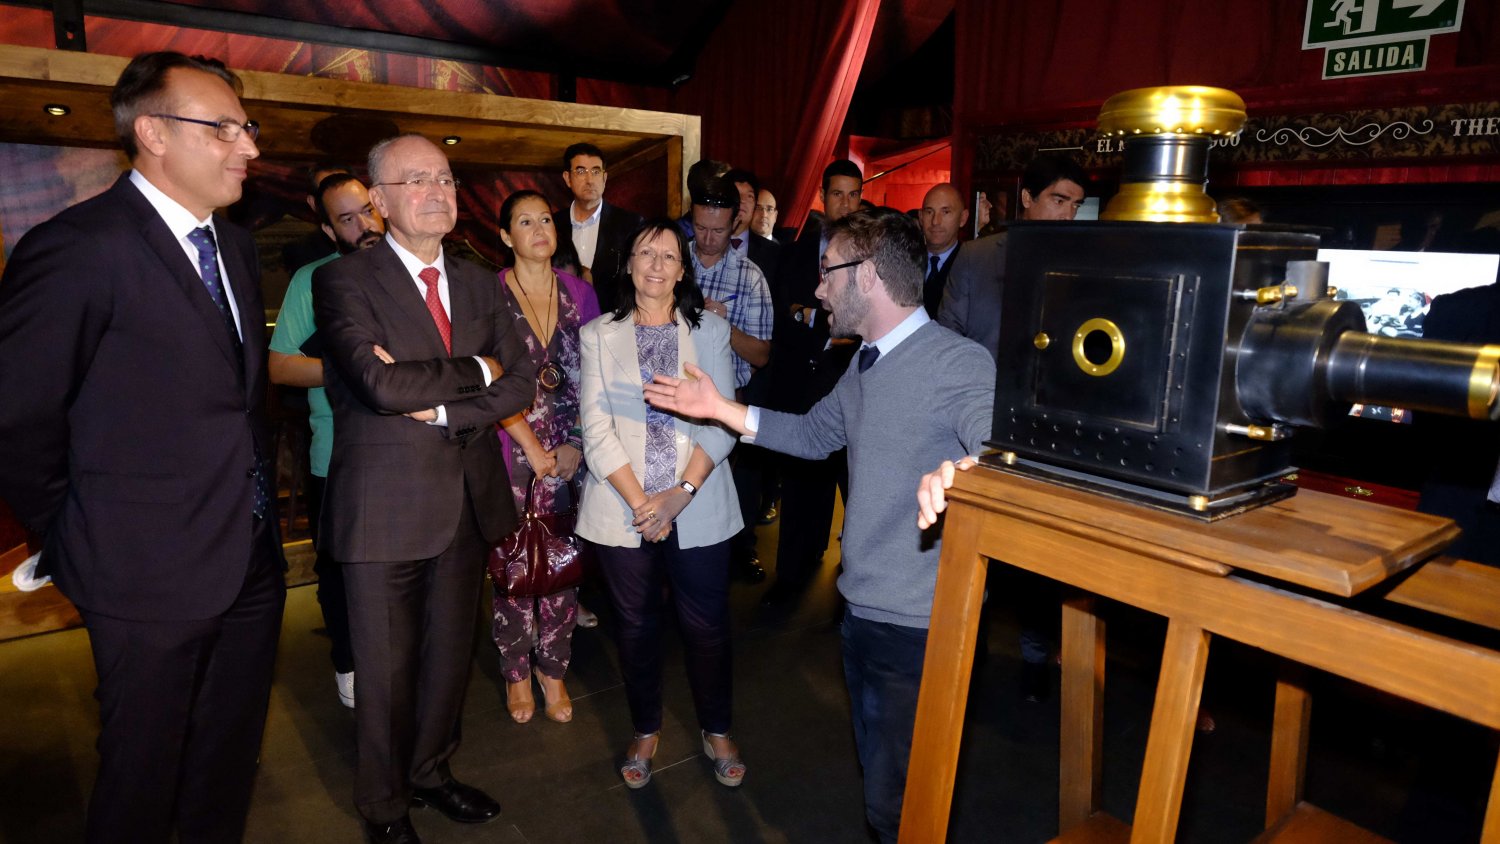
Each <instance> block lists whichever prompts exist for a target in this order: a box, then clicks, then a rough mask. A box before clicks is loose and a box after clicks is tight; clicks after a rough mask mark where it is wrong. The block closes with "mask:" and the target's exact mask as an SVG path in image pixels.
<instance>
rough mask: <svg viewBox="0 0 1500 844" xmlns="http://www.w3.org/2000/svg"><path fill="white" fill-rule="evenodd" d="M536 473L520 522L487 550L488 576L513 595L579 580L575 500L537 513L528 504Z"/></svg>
mask: <svg viewBox="0 0 1500 844" xmlns="http://www.w3.org/2000/svg"><path fill="white" fill-rule="evenodd" d="M539 480H541V479H540V478H538V477H533V478H532V479H531V486H530V487H528V488H527V490H526V511H525V513H523V514H522V516H521V524H520V525H518V526H517V527H516V529H515V530H514V531H512V532H511V534H510V535H509V536H507V537H505V538H504V539H502V540H500V544H499V545H497V546H495V547H494V548H493V549H491V550H490V562H489V571H490V579H492V580H493V581H494V582H495V587H496V588H497V589H503V590H504V591H505V593H506V594H507V595H510V596H512V597H516V598H525V597H542V596H546V595H555V594H557V593H558V592H561V591H563V590H564V589H572V588H574V587H575V586H578V585H579V584H580V583H582V582H583V566H584V560H583V541H582V540H580V539H579V538H578V537H577V536H575V535H574V533H573V528H574V525H575V524H576V522H577V520H578V514H577V504H576V499H575V505H574V508H573V511H572V512H569V513H555V514H554V513H546V514H538V513H537V512H536V511H535V510H534V509H533V507H532V498H533V497H534V495H535V493H536V485H537V482H538V481H539Z"/></svg>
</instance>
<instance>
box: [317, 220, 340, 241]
mask: <svg viewBox="0 0 1500 844" xmlns="http://www.w3.org/2000/svg"><path fill="white" fill-rule="evenodd" d="M318 228H320V229H322V230H323V234H326V235H328V239H329V240H331V241H333V242H334V243H338V242H339V239H338V238H337V237H334V235H333V226H330V225H328V224H327V223H319V224H318Z"/></svg>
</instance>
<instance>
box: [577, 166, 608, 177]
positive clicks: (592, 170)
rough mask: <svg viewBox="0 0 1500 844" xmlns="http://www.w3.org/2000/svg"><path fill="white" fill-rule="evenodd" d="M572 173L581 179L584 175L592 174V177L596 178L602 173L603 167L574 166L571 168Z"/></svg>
mask: <svg viewBox="0 0 1500 844" xmlns="http://www.w3.org/2000/svg"><path fill="white" fill-rule="evenodd" d="M573 175H575V176H577V177H578V178H580V179H582V178H583V177H584V176H593V177H594V178H596V179H597V178H599V177H600V176H603V175H604V168H603V167H574V168H573Z"/></svg>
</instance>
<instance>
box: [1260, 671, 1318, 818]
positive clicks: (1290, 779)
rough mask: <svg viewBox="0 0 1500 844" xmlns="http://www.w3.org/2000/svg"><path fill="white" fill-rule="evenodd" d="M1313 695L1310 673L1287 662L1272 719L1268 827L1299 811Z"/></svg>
mask: <svg viewBox="0 0 1500 844" xmlns="http://www.w3.org/2000/svg"><path fill="white" fill-rule="evenodd" d="M1311 717H1312V697H1311V695H1309V694H1308V693H1307V672H1306V671H1304V670H1303V669H1302V666H1300V665H1296V664H1295V663H1285V664H1283V665H1282V668H1281V676H1279V677H1278V678H1277V679H1276V709H1275V715H1274V717H1273V719H1272V722H1271V775H1270V778H1269V781H1268V785H1267V787H1266V829H1270V828H1271V827H1273V826H1275V825H1276V824H1278V823H1281V821H1283V820H1285V819H1286V818H1287V816H1289V815H1291V813H1292V812H1293V811H1294V810H1296V808H1297V804H1298V803H1301V802H1302V793H1303V785H1304V783H1305V782H1306V777H1307V725H1308V721H1309V720H1310V719H1311Z"/></svg>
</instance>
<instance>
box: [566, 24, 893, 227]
mask: <svg viewBox="0 0 1500 844" xmlns="http://www.w3.org/2000/svg"><path fill="white" fill-rule="evenodd" d="M879 8H880V2H879V0H830V2H824V3H806V2H800V0H759V1H758V2H750V1H749V0H741V2H736V3H734V4H733V6H731V7H730V10H729V12H728V13H727V14H726V15H725V18H724V21H723V22H722V23H721V24H720V25H719V26H718V27H717V28H716V29H715V30H714V31H713V34H711V35H710V36H709V38H708V41H707V42H706V43H705V44H704V46H703V50H702V52H701V53H700V54H699V56H698V62H697V66H696V67H695V69H694V71H693V76H692V78H691V79H690V80H689V81H687V82H686V83H684V84H683V86H682V87H681V88H679V89H678V90H676V91H674V92H665V91H663V90H662V89H649V88H638V87H634V86H628V85H616V84H611V83H604V82H598V81H593V80H579V83H578V100H579V102H589V103H596V104H600V105H615V106H628V107H632V108H651V109H664V110H667V111H676V112H683V113H687V114H697V115H701V116H702V117H703V151H702V155H703V157H704V158H715V159H719V160H721V161H728V162H730V163H732V164H733V165H735V166H736V167H744V168H746V169H749V170H751V171H753V172H755V173H756V174H757V175H758V176H760V178H761V181H762V182H763V183H765V186H766V187H767V188H769V189H770V190H771V191H772V192H773V193H775V194H776V196H777V198H778V200H779V204H780V206H781V209H782V210H781V219H780V224H781V225H784V226H797V225H800V224H801V222H802V219H803V218H804V217H805V216H806V214H807V209H808V207H809V205H810V203H811V200H812V197H813V195H814V194H815V193H816V191H817V188H818V178H819V176H820V175H821V173H822V171H823V168H824V167H825V166H826V165H827V164H828V162H829V161H831V160H832V159H833V155H834V149H835V143H836V141H837V139H838V137H839V134H840V133H841V131H842V129H843V125H844V118H845V116H846V115H847V114H848V111H849V100H850V97H851V96H852V95H853V92H854V86H855V83H857V82H858V81H859V74H860V67H861V65H862V64H863V63H864V58H865V51H866V48H867V46H868V45H869V43H870V33H871V31H872V30H873V29H874V26H875V19H876V16H877V13H878V11H879Z"/></svg>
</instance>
